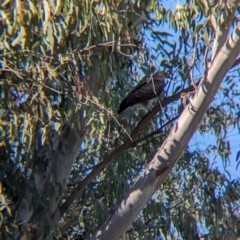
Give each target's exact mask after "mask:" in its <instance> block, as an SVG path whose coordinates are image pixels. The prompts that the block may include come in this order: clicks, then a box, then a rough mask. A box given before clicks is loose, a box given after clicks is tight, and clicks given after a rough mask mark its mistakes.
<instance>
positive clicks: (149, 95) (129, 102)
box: [118, 71, 168, 114]
mask: <svg viewBox="0 0 240 240" xmlns="http://www.w3.org/2000/svg"><path fill="white" fill-rule="evenodd" d="M167 76H168V74H167V73H166V72H164V71H158V72H156V73H155V74H153V75H152V76H148V77H144V78H143V79H142V80H141V81H140V82H139V83H138V84H137V86H136V87H135V88H133V90H132V91H131V92H130V93H128V95H127V96H126V97H125V98H124V99H123V101H122V102H121V103H120V107H119V110H118V114H121V113H122V112H124V111H125V110H126V109H127V108H129V107H131V106H134V105H136V104H138V103H141V104H142V105H144V106H145V107H147V108H148V106H149V105H150V104H152V100H154V99H155V98H156V97H158V96H159V95H160V93H162V92H163V90H164V86H165V78H166V77H167Z"/></svg>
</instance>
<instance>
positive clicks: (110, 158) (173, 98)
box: [60, 86, 194, 215]
mask: <svg viewBox="0 0 240 240" xmlns="http://www.w3.org/2000/svg"><path fill="white" fill-rule="evenodd" d="M193 90H194V86H190V87H188V88H186V89H184V90H182V91H180V92H178V93H176V94H174V95H173V96H171V97H169V98H167V99H165V100H163V101H162V103H161V106H162V108H163V107H165V106H167V105H168V104H170V103H173V102H174V101H177V100H178V99H179V98H180V95H181V93H183V92H189V91H193ZM158 112H159V104H157V105H156V106H155V107H154V108H153V109H152V111H151V112H149V113H148V114H147V115H145V116H144V117H143V118H142V119H141V121H140V122H139V123H138V124H137V126H136V127H135V129H134V130H133V132H132V134H131V138H130V139H128V140H126V142H125V143H123V144H122V145H121V146H119V147H118V148H117V149H116V150H114V151H113V152H112V153H111V154H110V155H109V156H108V157H107V158H106V159H104V160H103V161H102V162H100V163H99V164H98V165H97V166H95V168H94V169H93V170H92V172H91V173H89V175H88V176H87V177H86V178H85V179H83V180H82V181H81V182H80V183H79V184H78V186H77V187H76V189H75V190H73V192H72V193H71V195H70V196H69V197H68V198H67V200H66V201H65V202H64V203H63V205H62V206H61V207H60V212H61V215H62V214H63V213H65V212H66V211H67V210H68V208H69V207H70V205H71V204H72V203H73V202H74V200H75V199H77V198H78V197H79V195H80V194H81V192H82V191H83V189H84V188H85V187H86V186H87V185H88V184H89V183H90V182H91V181H92V180H93V179H94V178H95V177H96V176H97V175H98V174H99V173H100V172H101V171H102V170H103V169H105V168H106V167H107V166H108V165H109V164H110V163H111V162H113V161H114V160H115V159H116V158H117V157H119V156H120V155H121V154H122V153H123V152H125V151H126V150H128V149H129V148H131V147H132V146H133V145H134V141H135V140H136V139H137V137H138V135H139V133H140V132H141V130H142V129H143V128H144V126H145V125H146V124H147V123H148V122H149V121H150V120H151V119H152V118H153V117H154V116H155V115H156V114H157V113H158ZM131 139H132V140H131Z"/></svg>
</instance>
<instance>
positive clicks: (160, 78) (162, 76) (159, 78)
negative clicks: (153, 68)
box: [152, 71, 169, 87]
mask: <svg viewBox="0 0 240 240" xmlns="http://www.w3.org/2000/svg"><path fill="white" fill-rule="evenodd" d="M168 76H169V74H168V73H167V72H164V71H158V72H156V73H155V74H153V76H152V77H153V79H154V80H157V81H161V85H162V87H165V85H166V81H165V78H167V77H168Z"/></svg>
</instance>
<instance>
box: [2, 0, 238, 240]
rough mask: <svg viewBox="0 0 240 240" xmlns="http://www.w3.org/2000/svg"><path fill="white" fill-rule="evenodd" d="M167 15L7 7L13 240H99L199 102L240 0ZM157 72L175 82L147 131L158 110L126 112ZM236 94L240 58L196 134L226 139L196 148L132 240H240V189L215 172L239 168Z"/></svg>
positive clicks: (5, 163)
mask: <svg viewBox="0 0 240 240" xmlns="http://www.w3.org/2000/svg"><path fill="white" fill-rule="evenodd" d="M167 6H169V4H167V3H165V2H164V1H163V2H161V1H151V2H149V1H147V0H146V1H132V2H131V1H114V0H111V1H101V0H99V1H98V0H93V1H80V0H67V1H63V0H56V1H48V0H43V1H37V0H28V1H19V0H17V1H12V0H6V1H1V2H0V98H1V101H0V123H1V124H0V156H1V161H0V201H1V207H0V211H1V212H0V225H1V234H2V237H5V238H10V237H14V239H19V238H20V237H22V236H25V237H26V239H37V237H38V238H39V239H44V238H47V237H51V238H55V239H66V238H67V237H70V238H73V237H82V238H83V239H89V238H90V237H91V236H92V235H93V234H94V232H95V231H96V230H98V229H99V227H100V226H101V225H102V224H103V223H104V222H105V221H106V219H107V218H108V217H109V216H110V215H111V214H113V212H114V210H115V208H116V206H117V204H118V203H119V202H120V201H121V199H122V198H123V197H124V196H125V194H126V192H127V191H128V189H129V188H130V186H131V185H132V184H133V183H134V181H135V180H136V178H137V176H138V175H139V173H141V171H143V169H144V168H145V166H146V164H147V163H148V160H149V159H150V158H151V156H152V154H153V153H154V152H155V151H156V149H157V148H158V147H159V146H160V145H161V143H162V142H163V140H164V139H165V137H166V135H167V134H168V131H169V129H170V128H171V127H172V125H173V123H174V122H175V121H176V119H177V117H178V116H179V114H180V113H181V112H182V110H183V108H184V107H185V105H186V104H187V103H189V102H191V96H192V95H193V94H194V93H195V92H196V91H197V84H198V83H199V81H201V80H202V78H203V76H204V75H205V73H206V71H207V69H208V67H209V64H210V63H211V60H212V59H214V57H215V54H216V52H217V51H218V49H219V46H220V45H221V42H220V43H219V42H218V41H217V40H218V39H219V38H221V37H222V36H224V34H225V35H226V34H227V35H228V34H229V32H231V29H232V28H233V27H234V26H236V24H237V17H238V10H239V7H238V3H236V1H233V0H232V1H208V0H205V1H186V3H185V4H182V5H180V4H179V3H178V4H176V5H175V2H174V1H172V6H171V8H168V7H167ZM226 29H227V30H228V32H227V33H226V31H227V30H226ZM213 50H214V51H213ZM159 69H162V70H165V71H167V72H169V73H170V78H169V81H168V84H167V86H166V93H165V94H163V95H162V96H160V97H159V101H160V100H161V101H162V103H164V101H165V104H164V105H162V104H161V103H160V102H159V103H158V105H159V113H158V114H157V115H155V116H154V117H152V118H151V119H148V120H147V121H146V122H145V123H143V124H142V125H141V130H140V131H138V130H136V126H139V124H141V119H143V117H144V116H146V115H147V114H148V110H146V109H144V108H141V107H138V108H137V109H136V110H134V111H131V110H130V111H128V112H126V115H124V116H122V117H120V116H118V115H117V109H118V106H119V102H120V101H121V100H122V99H123V98H124V97H125V96H126V93H127V92H129V91H130V89H131V88H132V87H133V86H134V85H136V83H137V82H138V81H139V80H140V79H141V77H143V76H144V75H147V74H152V73H154V72H155V71H156V70H159ZM238 96H239V68H238V62H237V61H236V64H235V65H234V66H233V68H232V71H231V72H229V73H228V76H227V77H226V79H225V81H224V83H223V85H222V87H221V89H219V93H218V95H217V96H216V98H215V100H214V101H213V103H212V105H211V107H210V108H209V110H208V112H207V113H206V115H205V117H204V119H203V121H202V124H201V125H200V126H199V129H198V132H199V133H200V135H204V134H208V133H211V134H212V135H213V136H214V137H215V139H216V141H215V142H214V143H211V144H209V145H208V146H206V148H205V149H203V148H200V147H198V146H196V148H195V147H192V146H191V147H188V148H187V149H186V150H185V152H184V153H183V155H182V157H181V159H180V161H179V162H178V164H177V166H176V167H175V168H174V169H173V170H172V173H171V175H170V176H169V177H168V178H167V180H166V181H165V183H164V184H163V185H162V187H161V192H158V193H157V194H155V195H154V196H153V198H152V200H151V201H150V202H149V204H148V205H147V206H146V208H144V209H143V211H142V213H141V214H140V215H139V217H138V218H137V219H136V220H135V221H134V223H133V224H132V226H129V229H128V231H127V232H126V233H125V235H124V236H123V239H157V238H159V239H170V238H180V239H200V238H201V237H202V238H206V239H227V238H229V239H236V238H237V237H239V235H240V233H239V220H240V219H239V218H240V216H239V212H238V208H239V194H240V193H239V180H232V179H231V177H230V176H229V175H226V174H225V173H222V172H220V171H218V170H217V169H216V168H214V163H215V159H216V158H217V157H219V156H220V157H221V159H222V161H223V164H224V165H227V164H228V163H229V161H230V159H231V143H230V141H229V139H228V131H229V129H232V128H233V129H236V131H237V129H238V126H239V115H240V108H239V106H240V105H239V97H238ZM193 107H194V106H193ZM134 131H135V133H134ZM70 133H71V134H73V135H74V138H72V137H69V136H70V135H71V134H70ZM71 136H72V135H71ZM72 139H76V141H73V140H72ZM76 143H77V150H73V149H75V148H71V146H74V144H76ZM74 151H75V152H74ZM101 163H102V165H101V167H99V168H96V166H99V164H101ZM109 163H111V164H109ZM60 168H61V169H65V168H66V169H69V170H66V172H64V171H62V170H60ZM70 170H71V171H70ZM74 191H75V192H76V193H77V194H74ZM25 214H26V215H25ZM26 216H28V217H26ZM109 239H110V238H109Z"/></svg>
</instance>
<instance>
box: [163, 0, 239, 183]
mask: <svg viewBox="0 0 240 240" xmlns="http://www.w3.org/2000/svg"><path fill="white" fill-rule="evenodd" d="M184 2H185V1H184V0H178V1H176V0H171V1H168V0H163V1H162V4H163V6H164V7H166V8H171V9H174V8H175V6H176V5H182V4H184ZM159 30H160V31H167V32H169V33H171V34H172V35H175V33H174V31H172V30H171V29H169V28H168V27H167V25H163V26H161V29H159ZM173 39H174V38H173ZM176 39H177V38H176ZM239 100H240V99H239V97H238V99H236V101H238V102H239ZM227 139H228V140H229V141H230V145H231V155H230V161H229V163H228V164H227V166H224V163H223V161H222V159H221V157H220V156H218V157H217V158H216V159H215V161H216V163H215V164H214V165H213V167H215V168H217V169H218V170H219V171H221V172H222V173H226V170H227V171H228V172H229V173H230V175H231V180H233V179H237V178H239V176H240V174H239V171H240V166H239V167H238V169H236V167H237V162H236V156H237V153H238V151H239V150H240V134H239V131H238V128H237V127H236V128H235V129H229V131H228V134H227ZM209 144H212V145H217V142H216V138H215V137H214V135H213V134H211V133H206V134H204V135H200V133H199V132H198V131H197V132H196V133H195V134H194V135H193V137H192V139H191V140H190V142H189V147H192V148H196V147H197V148H200V149H206V148H207V146H208V145H209Z"/></svg>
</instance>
